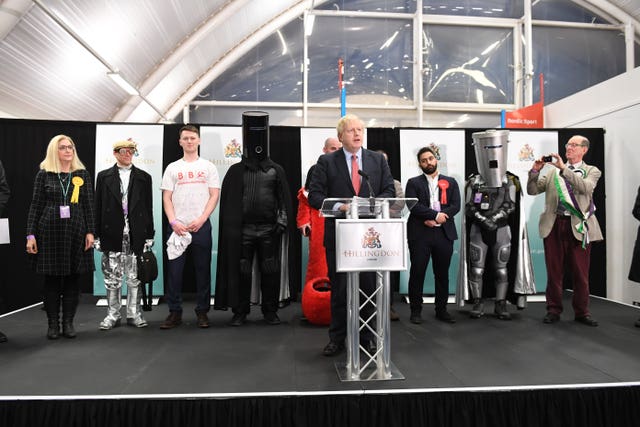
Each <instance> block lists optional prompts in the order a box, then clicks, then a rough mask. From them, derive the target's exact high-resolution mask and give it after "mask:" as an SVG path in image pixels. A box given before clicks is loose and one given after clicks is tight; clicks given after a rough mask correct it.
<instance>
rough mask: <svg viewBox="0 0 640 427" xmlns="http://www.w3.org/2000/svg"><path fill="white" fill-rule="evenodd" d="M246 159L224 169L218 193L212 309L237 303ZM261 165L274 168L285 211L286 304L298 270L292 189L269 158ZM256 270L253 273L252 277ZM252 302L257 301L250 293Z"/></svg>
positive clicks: (282, 289)
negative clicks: (296, 266)
mask: <svg viewBox="0 0 640 427" xmlns="http://www.w3.org/2000/svg"><path fill="white" fill-rule="evenodd" d="M246 167H247V165H246V164H245V160H244V159H243V161H242V162H240V163H236V164H234V165H232V166H231V167H230V168H229V171H228V172H227V173H226V175H225V177H224V179H223V181H222V188H221V195H220V208H219V209H220V210H219V214H220V221H219V234H218V265H217V273H216V290H215V302H214V306H213V308H214V309H215V310H227V309H228V308H229V307H234V306H237V305H238V301H239V298H238V289H239V283H240V253H241V245H242V222H243V221H242V191H243V176H244V171H245V168H246ZM260 167H262V168H267V169H268V168H269V167H273V168H274V169H275V170H276V173H277V176H278V181H279V183H280V186H281V187H280V188H281V191H282V200H283V204H284V206H282V208H283V209H284V210H285V212H286V214H287V229H286V231H285V232H284V233H283V234H282V235H281V242H280V247H281V251H280V253H281V273H280V298H279V300H280V304H281V305H286V304H287V303H288V302H289V301H290V300H292V299H295V298H296V295H297V292H298V290H299V289H300V277H299V276H300V274H299V273H298V271H297V269H296V268H295V265H296V263H295V262H294V261H295V259H294V257H295V251H294V250H291V247H292V242H293V241H294V233H295V230H296V227H295V219H296V217H295V213H294V211H293V203H292V200H291V192H290V191H289V184H288V182H287V177H286V174H285V172H284V169H283V168H282V166H280V165H279V164H277V163H275V162H273V161H272V160H271V159H266V160H263V161H262V162H261V163H260ZM255 277H256V274H254V278H255ZM252 302H257V301H255V300H254V299H253V297H252Z"/></svg>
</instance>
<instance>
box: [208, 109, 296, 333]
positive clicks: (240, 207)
mask: <svg viewBox="0 0 640 427" xmlns="http://www.w3.org/2000/svg"><path fill="white" fill-rule="evenodd" d="M242 130H243V138H242V144H243V155H242V161H241V162H240V163H236V164H235V165H233V166H231V167H230V168H229V171H228V172H227V174H226V175H225V177H224V180H223V181H222V196H221V199H220V238H219V244H218V272H217V280H216V292H215V305H214V308H215V309H217V310H226V309H227V308H228V307H231V309H232V310H233V317H232V319H231V321H230V323H229V324H230V325H231V326H241V325H243V324H244V323H245V322H246V320H247V315H248V314H249V312H250V306H251V303H252V302H254V303H257V302H258V301H259V298H258V297H257V296H256V295H257V292H256V291H254V292H252V283H253V284H255V285H256V288H257V286H258V285H259V287H260V291H261V298H260V300H261V305H262V314H263V316H264V319H265V321H266V322H267V323H268V324H270V325H277V324H279V323H280V318H279V317H278V314H277V311H278V307H279V305H280V303H282V302H284V301H288V300H289V298H290V296H291V295H292V294H293V293H294V292H295V291H293V290H291V289H290V288H289V267H290V266H291V265H292V263H291V262H290V260H289V257H290V254H289V252H290V251H289V239H290V237H291V233H292V232H293V231H294V230H295V224H294V221H295V213H294V212H293V204H292V201H291V194H290V192H289V185H288V184H287V178H286V175H285V172H284V169H283V168H282V166H280V165H278V164H277V163H275V162H274V161H273V160H271V159H270V158H269V116H268V114H267V113H264V112H261V111H247V112H245V113H243V115H242ZM254 259H255V261H256V262H255V263H254Z"/></svg>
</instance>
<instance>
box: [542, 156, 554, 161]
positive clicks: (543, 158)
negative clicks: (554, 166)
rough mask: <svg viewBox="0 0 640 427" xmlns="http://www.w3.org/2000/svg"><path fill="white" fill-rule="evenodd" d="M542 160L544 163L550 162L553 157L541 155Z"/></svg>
mask: <svg viewBox="0 0 640 427" xmlns="http://www.w3.org/2000/svg"><path fill="white" fill-rule="evenodd" d="M542 161H543V162H545V163H551V162H553V157H552V156H542Z"/></svg>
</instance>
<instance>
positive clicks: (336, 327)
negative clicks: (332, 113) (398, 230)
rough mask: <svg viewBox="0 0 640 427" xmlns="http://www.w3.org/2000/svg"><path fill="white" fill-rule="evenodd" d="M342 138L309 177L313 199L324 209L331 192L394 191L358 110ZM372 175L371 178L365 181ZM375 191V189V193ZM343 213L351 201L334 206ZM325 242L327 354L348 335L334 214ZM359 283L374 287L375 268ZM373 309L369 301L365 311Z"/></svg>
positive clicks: (341, 129) (367, 337)
mask: <svg viewBox="0 0 640 427" xmlns="http://www.w3.org/2000/svg"><path fill="white" fill-rule="evenodd" d="M337 131H338V139H339V140H340V142H342V149H341V150H338V151H335V152H333V153H329V154H325V155H323V156H321V157H320V158H319V159H318V163H317V165H316V168H315V170H314V173H313V176H312V177H311V182H310V183H309V205H311V206H312V207H313V208H315V209H321V208H322V203H323V201H324V199H326V198H344V199H348V198H352V197H354V196H356V195H357V196H360V197H369V196H375V197H379V198H389V197H395V188H394V185H393V177H392V176H391V171H390V170H389V166H388V164H387V161H386V160H385V158H384V157H383V156H382V154H380V153H376V152H374V151H369V150H367V149H365V148H363V144H364V139H365V136H364V132H365V127H364V123H363V122H362V120H360V119H359V118H358V117H357V116H355V115H351V114H347V115H345V116H344V117H342V118H341V119H340V120H339V121H338V125H337ZM367 180H368V181H369V182H368V183H367V182H366V181H367ZM371 191H373V193H374V194H370V192H371ZM334 209H335V210H336V213H337V214H338V216H340V215H341V216H344V215H345V213H346V212H347V211H348V209H349V205H348V204H336V206H334ZM324 246H325V250H326V255H327V266H328V269H329V279H330V280H331V325H330V326H329V344H327V345H326V346H325V348H324V350H323V354H324V355H325V356H335V355H337V354H339V353H340V352H342V350H344V341H345V338H346V336H347V274H346V273H337V272H336V241H335V220H334V218H326V219H325V234H324ZM360 288H361V289H363V290H364V291H365V292H367V293H371V292H372V291H373V289H374V288H375V273H374V272H367V273H361V274H360ZM367 312H368V313H369V314H370V313H372V307H371V306H370V305H369V304H367V306H365V307H364V308H363V313H362V314H363V316H365V317H366V316H367ZM360 339H361V341H362V343H363V345H364V346H365V348H366V349H367V350H369V351H372V350H373V349H374V348H375V343H374V342H373V340H372V337H371V332H370V331H369V330H368V329H367V328H364V330H363V332H362V334H361V337H360Z"/></svg>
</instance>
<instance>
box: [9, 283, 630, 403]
mask: <svg viewBox="0 0 640 427" xmlns="http://www.w3.org/2000/svg"><path fill="white" fill-rule="evenodd" d="M565 297H566V306H567V307H569V308H568V311H567V312H565V314H564V315H563V318H562V321H560V322H559V323H557V324H554V325H545V324H543V323H542V317H543V316H544V311H545V310H544V303H530V305H529V307H528V308H527V309H526V310H523V311H519V312H516V311H515V310H514V308H513V307H512V306H510V307H509V309H510V311H511V312H512V313H514V316H513V317H514V319H513V320H512V321H510V322H504V321H499V320H497V319H495V318H494V317H493V316H491V315H487V316H486V317H484V318H482V319H479V320H472V319H469V318H468V317H467V314H466V310H468V309H466V308H465V309H458V308H455V307H451V312H452V313H453V314H454V315H455V316H456V317H457V319H458V322H457V323H456V324H455V325H449V324H444V323H441V322H438V321H436V320H435V318H434V317H433V315H432V313H433V306H431V305H425V307H424V311H423V317H424V318H425V322H424V323H423V324H422V325H414V324H411V323H409V321H408V315H409V310H408V306H407V305H406V304H404V303H402V302H396V303H395V308H396V310H397V311H398V312H399V313H400V315H401V317H402V318H401V320H400V321H397V322H392V324H391V360H392V362H393V363H394V364H395V366H396V367H397V368H398V369H399V370H400V371H401V373H402V374H403V375H404V376H405V379H404V380H396V381H372V382H348V383H344V382H341V381H340V380H339V378H338V375H337V373H336V369H335V366H334V363H335V362H336V361H339V360H344V357H345V356H344V354H343V355H342V356H340V357H338V358H327V357H324V356H322V354H321V350H322V348H323V347H324V345H325V344H326V342H327V333H326V328H324V327H317V326H313V325H309V324H308V323H307V322H306V321H305V320H303V319H302V318H301V317H302V316H301V310H300V305H299V304H292V305H291V306H289V307H287V308H284V309H282V310H281V311H280V317H281V318H282V320H283V323H282V324H281V325H279V326H268V325H267V324H265V323H264V321H263V320H262V316H261V315H260V312H259V309H258V308H255V309H254V310H253V312H252V313H251V315H250V317H249V322H248V323H247V324H246V325H245V326H243V327H229V326H226V325H225V324H226V323H227V321H228V320H229V319H230V317H231V314H230V313H229V312H219V311H212V312H211V313H210V319H211V321H212V325H211V327H210V328H209V329H199V328H197V327H196V326H195V315H194V314H193V304H192V303H190V302H187V303H186V304H185V314H184V323H183V325H181V326H180V327H179V328H176V329H174V330H160V329H159V328H158V326H159V324H160V323H161V321H162V320H163V319H164V317H165V316H166V315H167V308H166V305H163V304H161V305H159V306H155V307H154V308H153V311H151V312H147V313H145V316H146V318H147V319H148V321H149V322H150V326H149V327H148V328H144V329H136V328H132V327H127V326H122V327H119V328H116V329H114V330H111V331H106V332H105V331H99V330H98V327H97V325H98V322H99V321H100V320H101V319H102V317H103V316H104V314H105V308H104V307H96V306H95V305H93V300H91V301H87V302H85V303H83V304H81V306H80V308H79V312H78V316H77V319H76V328H77V330H78V337H77V338H76V339H64V338H61V339H59V340H57V341H49V340H47V339H46V338H45V332H46V319H45V314H44V312H43V311H42V310H41V306H36V307H32V308H29V309H26V310H23V311H20V312H17V313H12V314H10V315H6V316H3V317H0V330H2V331H3V332H5V333H6V334H7V335H8V336H9V342H7V343H4V344H0V398H5V399H6V398H16V397H20V396H44V397H47V396H49V397H61V396H113V395H116V396H117V395H127V396H130V395H175V394H178V395H182V394H197V395H200V394H214V395H219V394H226V393H231V394H232V393H247V394H261V393H284V394H296V393H308V392H320V393H322V392H328V393H335V392H339V391H346V392H350V391H351V392H354V391H362V390H365V391H366V390H371V391H376V390H377V391H380V390H388V391H390V392H394V391H397V392H401V391H407V390H416V389H421V390H431V389H434V390H443V389H451V388H463V389H467V388H469V389H471V388H475V387H480V388H485V387H498V388H511V387H515V388H519V387H525V388H530V387H538V386H543V387H559V386H565V385H567V386H570V387H573V386H583V385H586V384H589V385H596V386H598V385H603V384H611V383H613V384H623V383H638V384H640V357H639V356H638V355H639V354H640V328H635V327H634V326H633V323H634V321H635V320H636V319H637V318H638V316H640V310H638V309H636V308H635V307H630V306H626V305H621V304H617V303H614V302H611V301H606V300H602V299H597V298H593V299H592V301H591V309H592V313H593V316H594V317H595V318H597V319H598V320H599V321H600V326H599V327H597V328H591V327H587V326H584V325H581V324H578V323H576V322H574V321H573V313H572V311H571V308H570V307H571V304H570V300H569V298H570V294H567V295H566V296H565ZM89 299H91V298H89ZM634 385H637V384H634Z"/></svg>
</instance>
